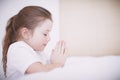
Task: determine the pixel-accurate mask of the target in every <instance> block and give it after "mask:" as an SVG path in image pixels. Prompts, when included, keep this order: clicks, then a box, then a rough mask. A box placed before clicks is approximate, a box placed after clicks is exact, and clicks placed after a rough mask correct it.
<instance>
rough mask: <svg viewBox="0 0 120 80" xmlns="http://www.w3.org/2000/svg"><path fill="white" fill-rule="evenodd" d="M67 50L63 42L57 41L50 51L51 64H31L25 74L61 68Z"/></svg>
mask: <svg viewBox="0 0 120 80" xmlns="http://www.w3.org/2000/svg"><path fill="white" fill-rule="evenodd" d="M67 55H68V54H67V49H66V46H65V42H64V41H59V42H58V43H57V45H56V47H55V49H54V50H53V51H52V54H51V60H50V61H51V63H50V64H46V65H43V64H41V63H40V62H36V63H33V64H32V65H30V66H29V67H28V69H27V70H26V74H30V73H35V72H47V71H50V70H52V69H54V68H57V67H62V66H63V65H64V63H65V61H66V58H67Z"/></svg>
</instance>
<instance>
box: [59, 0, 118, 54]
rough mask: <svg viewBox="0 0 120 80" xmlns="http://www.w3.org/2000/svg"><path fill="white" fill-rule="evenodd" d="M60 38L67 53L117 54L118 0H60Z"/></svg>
mask: <svg viewBox="0 0 120 80" xmlns="http://www.w3.org/2000/svg"><path fill="white" fill-rule="evenodd" d="M60 38H61V39H64V40H65V41H66V42H67V46H68V52H69V53H70V55H81V56H84V55H92V56H102V55H111V54H120V0H60Z"/></svg>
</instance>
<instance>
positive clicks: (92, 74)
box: [18, 55, 120, 80]
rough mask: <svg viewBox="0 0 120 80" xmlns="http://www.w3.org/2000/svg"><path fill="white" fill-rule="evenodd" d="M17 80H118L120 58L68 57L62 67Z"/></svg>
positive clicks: (119, 79) (119, 75)
mask: <svg viewBox="0 0 120 80" xmlns="http://www.w3.org/2000/svg"><path fill="white" fill-rule="evenodd" d="M18 80H120V56H113V55H111V56H103V57H90V56H87V57H69V58H68V59H67V61H66V63H65V65H64V67H61V68H56V69H54V70H52V71H50V72H40V73H34V74H30V75H25V76H23V77H22V78H20V79H18Z"/></svg>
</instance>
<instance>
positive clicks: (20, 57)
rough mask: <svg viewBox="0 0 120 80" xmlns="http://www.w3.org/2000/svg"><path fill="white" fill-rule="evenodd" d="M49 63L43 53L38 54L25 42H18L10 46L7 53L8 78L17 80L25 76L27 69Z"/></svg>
mask: <svg viewBox="0 0 120 80" xmlns="http://www.w3.org/2000/svg"><path fill="white" fill-rule="evenodd" d="M35 62H41V63H43V64H46V63H47V58H46V57H45V55H44V54H43V53H40V54H38V53H37V52H35V51H34V50H33V49H32V48H31V47H30V46H29V45H28V44H27V43H25V42H24V41H18V42H15V43H13V44H11V45H10V47H9V49H8V53H7V78H6V80H16V79H18V78H20V77H22V76H24V75H25V71H26V70H27V68H28V67H29V66H30V65H31V64H33V63H35Z"/></svg>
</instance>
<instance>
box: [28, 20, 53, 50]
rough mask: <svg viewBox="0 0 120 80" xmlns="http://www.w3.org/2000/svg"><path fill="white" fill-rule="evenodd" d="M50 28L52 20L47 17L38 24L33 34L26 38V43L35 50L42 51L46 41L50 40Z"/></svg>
mask: <svg viewBox="0 0 120 80" xmlns="http://www.w3.org/2000/svg"><path fill="white" fill-rule="evenodd" d="M51 29H52V21H51V20H49V19H47V20H45V21H44V22H43V23H42V24H38V25H37V26H36V28H35V30H34V31H33V34H32V35H31V37H30V38H29V40H28V44H29V45H30V46H31V47H32V48H33V49H34V50H35V51H43V50H44V48H45V46H46V45H47V43H48V42H49V41H50V35H49V33H50V31H51Z"/></svg>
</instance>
